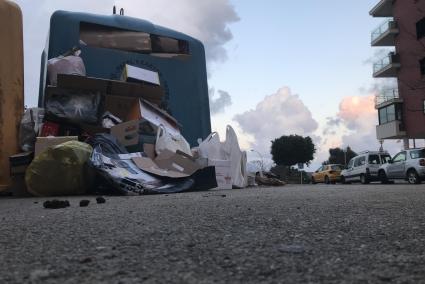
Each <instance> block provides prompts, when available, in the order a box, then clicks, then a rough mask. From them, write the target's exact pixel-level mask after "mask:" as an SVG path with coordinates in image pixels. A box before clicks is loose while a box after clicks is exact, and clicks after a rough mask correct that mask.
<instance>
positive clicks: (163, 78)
mask: <svg viewBox="0 0 425 284" xmlns="http://www.w3.org/2000/svg"><path fill="white" fill-rule="evenodd" d="M73 47H79V48H80V49H81V51H82V53H81V57H82V58H83V60H84V63H85V65H86V72H87V76H89V77H97V78H103V79H111V80H119V79H120V77H121V74H122V70H123V68H124V66H125V64H129V65H133V66H138V67H142V68H144V69H148V70H152V71H156V72H158V74H159V77H160V84H161V86H162V87H163V88H164V92H165V96H164V99H163V106H164V108H166V109H167V110H168V111H169V112H170V114H171V115H172V116H174V117H175V118H176V119H177V120H178V121H179V122H180V123H181V125H182V126H183V128H182V134H183V136H184V137H185V138H186V139H187V140H188V142H189V143H190V144H191V145H192V146H194V145H195V143H196V140H197V138H202V139H204V138H206V137H207V136H208V134H209V133H210V132H211V121H210V109H209V100H208V85H207V73H206V62H205V50H204V46H203V44H202V43H201V42H200V41H199V40H197V39H194V38H192V37H189V36H187V35H185V34H183V33H180V32H176V31H173V30H171V29H168V28H164V27H161V26H157V25H154V24H152V23H150V22H148V21H145V20H141V19H136V18H131V17H127V16H121V15H109V16H103V15H93V14H87V13H75V12H67V11H57V12H55V13H54V14H53V15H52V17H51V19H50V32H49V37H48V42H47V46H46V49H45V50H44V52H43V55H42V59H41V75H40V94H39V106H40V107H41V106H43V105H44V93H45V92H44V91H45V87H46V85H47V84H48V82H47V80H48V78H47V76H46V62H47V60H48V59H50V58H54V57H57V56H59V55H61V54H64V53H66V52H67V51H69V50H70V49H71V48H73Z"/></svg>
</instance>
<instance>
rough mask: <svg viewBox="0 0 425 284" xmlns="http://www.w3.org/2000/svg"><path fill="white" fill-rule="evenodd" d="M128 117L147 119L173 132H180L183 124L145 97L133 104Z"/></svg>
mask: <svg viewBox="0 0 425 284" xmlns="http://www.w3.org/2000/svg"><path fill="white" fill-rule="evenodd" d="M128 119H129V120H130V119H131V120H135V119H145V120H147V121H149V122H150V123H152V124H153V125H155V126H156V127H159V126H160V125H162V126H164V127H165V128H166V129H167V130H168V132H169V133H171V134H179V133H180V127H181V125H180V124H179V123H178V121H177V120H176V119H175V118H174V117H172V116H171V115H169V114H168V113H167V112H165V111H163V110H162V109H159V108H157V107H156V106H154V105H153V104H151V103H149V102H148V101H146V100H143V99H140V100H139V101H138V104H136V105H133V108H132V109H131V111H130V113H129V116H128Z"/></svg>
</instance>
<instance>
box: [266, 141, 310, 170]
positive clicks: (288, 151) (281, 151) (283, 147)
mask: <svg viewBox="0 0 425 284" xmlns="http://www.w3.org/2000/svg"><path fill="white" fill-rule="evenodd" d="M314 153H316V148H315V147H314V144H313V141H312V140H311V138H310V137H309V136H307V137H302V136H299V135H289V136H282V137H280V138H277V139H275V140H273V141H272V147H271V154H272V158H273V161H274V162H275V163H276V165H280V166H293V165H295V164H297V163H303V164H307V165H309V164H310V162H311V161H312V160H313V158H314V157H313V155H314Z"/></svg>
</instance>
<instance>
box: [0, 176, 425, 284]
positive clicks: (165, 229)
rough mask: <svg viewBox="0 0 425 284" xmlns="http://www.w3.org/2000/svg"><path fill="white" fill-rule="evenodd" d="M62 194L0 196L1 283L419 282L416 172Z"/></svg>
mask: <svg viewBox="0 0 425 284" xmlns="http://www.w3.org/2000/svg"><path fill="white" fill-rule="evenodd" d="M66 199H67V200H69V201H70V203H71V207H68V208H66V209H56V210H53V209H44V208H43V206H42V203H43V201H45V200H47V199H45V198H28V199H12V198H0V218H1V221H0V224H1V226H0V230H1V231H0V264H1V265H0V283H99V282H100V283H140V282H145V283H157V282H161V283H164V282H171V283H212V282H218V283H224V282H226V283H261V282H263V283H282V282H284V283H389V282H390V283H425V209H424V206H425V184H422V185H408V184H396V185H380V184H370V185H356V184H353V185H303V186H302V185H289V186H285V187H279V188H249V189H240V190H226V191H208V192H193V193H185V194H175V195H157V196H140V197H106V199H107V200H106V203H105V204H96V202H95V197H71V198H66ZM81 199H89V200H91V202H90V204H89V206H88V207H85V208H83V207H79V201H80V200H81Z"/></svg>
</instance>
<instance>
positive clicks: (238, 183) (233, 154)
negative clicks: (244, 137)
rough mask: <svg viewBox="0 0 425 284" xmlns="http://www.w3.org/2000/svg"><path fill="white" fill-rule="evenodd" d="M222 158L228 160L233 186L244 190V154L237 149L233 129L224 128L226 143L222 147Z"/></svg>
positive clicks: (245, 179)
mask: <svg viewBox="0 0 425 284" xmlns="http://www.w3.org/2000/svg"><path fill="white" fill-rule="evenodd" d="M222 150H223V153H224V158H225V159H226V160H230V167H231V173H232V180H233V186H234V187H237V188H244V187H246V186H247V174H246V153H245V154H244V153H242V152H241V149H240V147H239V142H238V137H237V136H236V133H235V131H234V130H233V128H232V127H231V126H230V125H228V126H227V128H226V141H224V143H223V147H222Z"/></svg>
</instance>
